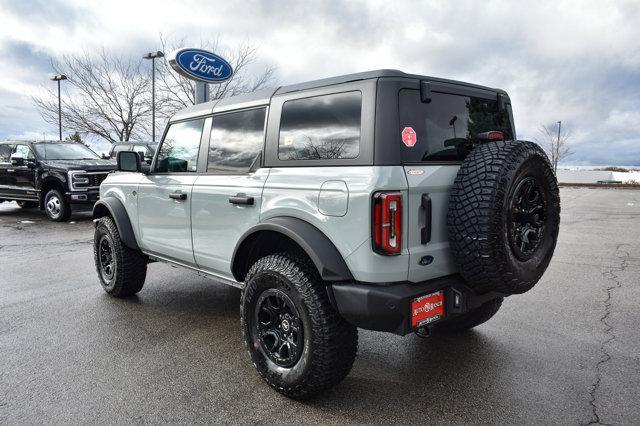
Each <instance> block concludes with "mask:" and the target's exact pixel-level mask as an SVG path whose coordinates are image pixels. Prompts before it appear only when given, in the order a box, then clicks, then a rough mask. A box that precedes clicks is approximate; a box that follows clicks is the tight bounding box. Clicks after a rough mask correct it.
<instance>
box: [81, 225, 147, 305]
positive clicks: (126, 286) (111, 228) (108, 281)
mask: <svg viewBox="0 0 640 426" xmlns="http://www.w3.org/2000/svg"><path fill="white" fill-rule="evenodd" d="M103 239H104V240H107V241H108V243H109V245H110V246H111V251H112V257H113V261H114V267H113V270H112V273H111V274H107V273H106V272H105V271H104V270H103V267H104V265H103V264H101V259H100V255H101V252H100V250H101V244H103V243H102V241H103ZM93 258H94V261H95V265H96V272H97V273H98V278H99V279H100V284H101V285H102V288H103V289H104V291H106V292H107V293H108V294H109V295H111V296H113V297H127V296H131V295H133V294H136V293H138V292H139V291H140V290H142V287H143V286H144V280H145V278H146V276H147V261H148V258H147V256H146V255H144V254H143V253H142V252H140V251H138V250H133V249H131V248H129V247H127V246H125V245H124V244H123V243H122V240H121V239H120V233H119V232H118V228H117V227H116V224H115V223H114V222H113V219H111V217H109V216H105V217H102V218H100V220H99V221H98V223H97V224H96V230H95V232H94V237H93Z"/></svg>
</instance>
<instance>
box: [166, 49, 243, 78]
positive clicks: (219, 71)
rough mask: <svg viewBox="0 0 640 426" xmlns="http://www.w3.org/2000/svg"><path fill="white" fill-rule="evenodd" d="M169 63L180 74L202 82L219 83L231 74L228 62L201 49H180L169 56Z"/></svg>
mask: <svg viewBox="0 0 640 426" xmlns="http://www.w3.org/2000/svg"><path fill="white" fill-rule="evenodd" d="M169 64H170V65H171V67H172V68H173V69H174V70H176V71H177V72H178V73H179V74H180V75H183V76H185V77H187V78H190V79H192V80H197V81H202V82H204V83H220V82H221V81H225V80H228V79H229V78H231V76H232V75H233V68H231V65H230V64H229V62H227V61H225V60H224V59H222V58H221V57H220V56H218V55H216V54H214V53H211V52H207V51H206V50H202V49H192V48H186V49H180V50H177V51H176V52H174V53H173V54H172V55H171V56H170V57H169Z"/></svg>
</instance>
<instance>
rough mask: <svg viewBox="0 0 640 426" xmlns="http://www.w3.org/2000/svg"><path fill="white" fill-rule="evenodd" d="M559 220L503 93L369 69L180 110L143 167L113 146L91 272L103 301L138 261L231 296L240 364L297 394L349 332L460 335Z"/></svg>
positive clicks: (534, 270) (340, 361) (340, 365)
mask: <svg viewBox="0 0 640 426" xmlns="http://www.w3.org/2000/svg"><path fill="white" fill-rule="evenodd" d="M559 212H560V200H559V194H558V186H557V182H556V179H555V176H554V173H553V171H552V169H551V167H550V164H549V161H548V159H547V157H546V156H545V154H544V152H543V151H542V150H541V149H540V148H539V147H538V146H537V145H535V144H533V143H531V142H526V141H516V140H515V130H514V126H513V118H512V113H511V102H510V99H509V97H508V95H507V94H506V93H505V92H504V91H502V90H498V89H491V88H487V87H482V86H477V85H473V84H468V83H461V82H455V81H450V80H443V79H437V78H431V77H425V76H419V75H409V74H405V73H402V72H400V71H394V70H380V71H372V72H366V73H361V74H352V75H346V76H341V77H335V78H330V79H325V80H319V81H313V82H308V83H303V84H297V85H291V86H284V87H280V88H278V89H272V90H265V91H260V92H256V93H253V94H249V95H242V96H237V97H233V98H228V99H223V100H219V101H216V102H210V103H205V104H199V105H196V106H194V107H191V108H188V109H186V110H183V111H181V112H179V113H178V114H176V115H175V116H174V117H173V118H172V119H171V120H170V122H169V124H168V125H167V128H166V130H165V133H164V136H163V138H162V142H161V143H160V146H159V148H158V150H157V152H156V154H155V156H154V159H153V162H152V164H151V165H150V166H146V165H144V164H142V165H141V161H140V157H139V156H138V155H137V154H136V153H134V152H126V151H125V152H120V153H119V154H118V171H117V172H115V173H112V174H110V175H109V177H108V178H107V179H106V180H105V181H104V182H103V183H102V185H101V188H100V201H98V203H97V204H96V206H95V208H94V218H95V221H96V230H95V245H94V254H95V264H96V268H97V272H98V276H99V278H100V281H101V283H102V286H103V288H104V289H105V291H106V292H107V293H109V294H110V295H112V296H115V297H124V296H130V295H133V294H135V293H137V292H139V291H140V290H141V289H142V287H143V284H144V281H145V276H146V270H147V264H148V263H149V262H151V261H162V262H168V263H171V264H174V265H180V266H184V267H186V268H189V269H192V270H194V271H199V272H200V273H204V274H206V275H208V276H210V277H211V278H213V279H214V280H216V281H219V282H223V283H227V284H229V285H232V286H236V287H239V288H241V289H242V297H241V302H240V303H241V324H242V333H243V336H244V340H245V344H246V347H247V350H248V352H249V354H250V356H251V360H252V361H253V364H254V365H255V367H256V369H257V370H258V372H259V373H260V375H261V376H262V377H263V378H264V380H265V381H266V382H267V383H268V384H269V385H271V386H272V387H273V388H275V389H276V390H277V391H279V392H281V393H283V394H285V395H287V396H289V397H292V398H305V397H309V396H312V395H315V394H318V393H319V392H321V391H323V390H325V389H327V388H329V387H331V386H333V385H335V384H337V383H338V382H340V381H341V380H342V379H343V378H344V377H345V376H346V375H347V374H348V373H349V371H350V369H351V366H352V364H353V362H354V359H355V356H356V351H357V336H358V334H357V327H360V328H365V329H370V330H378V331H386V332H391V333H395V334H399V335H405V334H408V333H412V332H415V333H418V334H419V335H422V336H427V335H430V334H432V333H434V332H440V331H443V332H444V331H461V330H466V329H469V328H471V327H474V326H476V325H479V324H481V323H483V322H485V321H487V320H488V319H489V318H491V317H492V316H493V315H494V314H495V313H496V312H497V311H498V309H499V307H500V305H501V304H502V301H503V298H504V297H505V296H508V295H512V294H517V293H523V292H525V291H527V290H529V289H531V288H532V287H533V286H534V285H535V284H536V282H537V281H538V280H539V279H540V277H541V276H542V274H543V272H544V271H545V269H546V267H547V265H548V264H549V261H550V260H551V256H552V254H553V250H554V247H555V243H556V239H557V235H558V227H559V222H560V218H559Z"/></svg>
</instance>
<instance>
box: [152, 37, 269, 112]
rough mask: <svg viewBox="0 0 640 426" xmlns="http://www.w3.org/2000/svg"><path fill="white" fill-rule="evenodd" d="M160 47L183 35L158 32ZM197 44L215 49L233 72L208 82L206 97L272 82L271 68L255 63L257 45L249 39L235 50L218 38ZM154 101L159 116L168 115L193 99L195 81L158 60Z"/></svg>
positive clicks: (172, 46) (172, 45)
mask: <svg viewBox="0 0 640 426" xmlns="http://www.w3.org/2000/svg"><path fill="white" fill-rule="evenodd" d="M160 42H161V44H162V50H163V51H164V52H165V53H166V54H170V53H171V52H173V51H175V50H178V49H180V48H183V47H185V46H186V45H187V43H186V41H185V40H184V39H181V40H177V41H169V40H167V39H166V38H164V37H163V36H160ZM199 47H200V48H202V49H205V50H209V51H212V52H216V53H218V54H220V56H222V57H224V58H225V59H227V60H228V61H229V63H230V64H231V66H232V67H233V76H232V77H231V78H230V79H229V80H226V81H224V82H222V83H219V84H210V85H209V100H210V101H213V100H216V99H222V98H226V97H229V96H235V95H239V94H242V93H250V92H254V91H256V90H260V89H263V88H266V87H269V86H270V85H274V84H275V68H274V67H272V66H266V67H257V64H256V61H257V51H258V48H257V47H256V46H253V45H251V44H249V43H244V44H242V45H240V46H239V47H238V48H237V49H235V50H230V49H225V48H223V47H221V45H220V42H219V39H218V38H216V39H214V40H211V41H201V42H200V43H199ZM156 78H157V80H156V84H157V86H156V90H157V94H158V100H157V102H158V103H157V104H156V108H157V111H158V112H159V116H160V117H163V118H165V119H166V118H168V117H170V116H171V115H173V114H174V113H175V112H176V111H178V110H180V109H182V108H185V107H188V106H191V105H193V104H194V103H195V82H194V81H193V80H189V79H188V78H185V77H183V76H181V75H179V74H177V73H176V72H174V71H173V70H172V69H171V67H170V66H169V64H168V63H167V61H162V62H161V63H159V64H158V69H157V74H156Z"/></svg>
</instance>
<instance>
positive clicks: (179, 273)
mask: <svg viewBox="0 0 640 426" xmlns="http://www.w3.org/2000/svg"><path fill="white" fill-rule="evenodd" d="M561 197H562V209H563V210H562V223H561V231H560V239H559V241H558V246H557V249H556V254H555V257H554V259H553V261H552V263H551V265H550V267H549V269H548V270H547V273H546V274H545V276H544V278H543V279H542V281H541V282H540V283H539V284H538V285H537V286H536V287H535V288H534V289H533V290H532V291H530V292H528V293H526V294H525V295H521V296H515V297H510V298H508V299H507V300H506V301H505V303H504V305H503V308H502V310H501V311H500V312H499V313H498V314H497V315H496V317H495V318H494V319H492V320H491V321H490V322H488V323H486V324H484V325H482V326H480V327H478V328H477V329H476V330H474V331H471V332H468V333H465V334H462V335H456V336H437V337H433V338H430V339H421V338H419V337H417V336H413V335H412V336H406V337H398V336H394V335H390V334H382V333H375V332H369V331H364V330H360V345H359V353H358V358H357V359H356V363H355V365H354V368H353V370H352V372H351V374H350V375H349V376H348V377H347V378H346V380H345V381H344V382H343V383H342V384H341V385H339V386H338V387H336V388H335V389H333V390H332V391H330V392H329V393H327V394H325V395H324V396H322V397H320V398H318V399H316V400H313V401H308V402H296V401H291V400H288V399H286V398H284V397H282V396H280V395H278V394H277V393H275V392H273V391H272V390H271V389H270V388H268V387H267V386H266V385H265V384H263V382H262V381H261V379H259V377H258V375H257V374H256V373H255V371H254V369H253V366H252V365H251V364H250V362H249V359H248V355H247V354H246V353H245V351H244V348H243V345H242V341H241V336H240V323H239V317H238V315H239V312H238V311H239V309H238V301H239V295H240V293H239V291H238V290H237V289H234V288H230V287H226V286H224V285H222V284H218V283H215V282H213V281H211V280H209V279H207V278H203V277H200V276H198V275H195V274H193V273H191V272H188V271H185V270H182V269H176V268H172V267H169V266H167V265H165V264H152V265H150V267H149V274H148V276H147V281H146V286H145V288H144V289H143V290H142V292H140V293H139V295H138V297H135V298H131V299H128V300H116V299H112V298H110V297H109V296H107V295H106V294H105V293H104V292H103V291H102V290H101V288H100V287H99V284H98V281H97V278H96V275H95V271H94V266H93V257H92V237H93V224H92V222H91V218H90V215H88V214H78V215H74V216H73V219H72V222H69V223H59V224H57V223H51V222H49V221H47V219H46V218H45V216H44V214H41V213H40V212H38V211H34V210H31V211H25V210H21V209H20V208H18V206H17V205H16V204H15V203H3V204H0V423H2V424H16V423H34V424H35V423H38V424H42V423H45V422H46V423H89V422H90V423H156V422H170V423H211V422H216V421H221V422H242V423H244V422H262V423H272V422H286V423H294V422H296V423H297V422H309V423H347V422H354V423H388V422H393V423H408V422H421V423H423V422H426V423H456V424H457V423H474V424H479V423H545V424H548V423H564V424H587V423H590V422H599V423H608V424H638V423H640V332H639V331H638V324H640V309H639V307H640V191H634V190H603V189H573V188H571V189H563V190H562V192H561Z"/></svg>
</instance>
